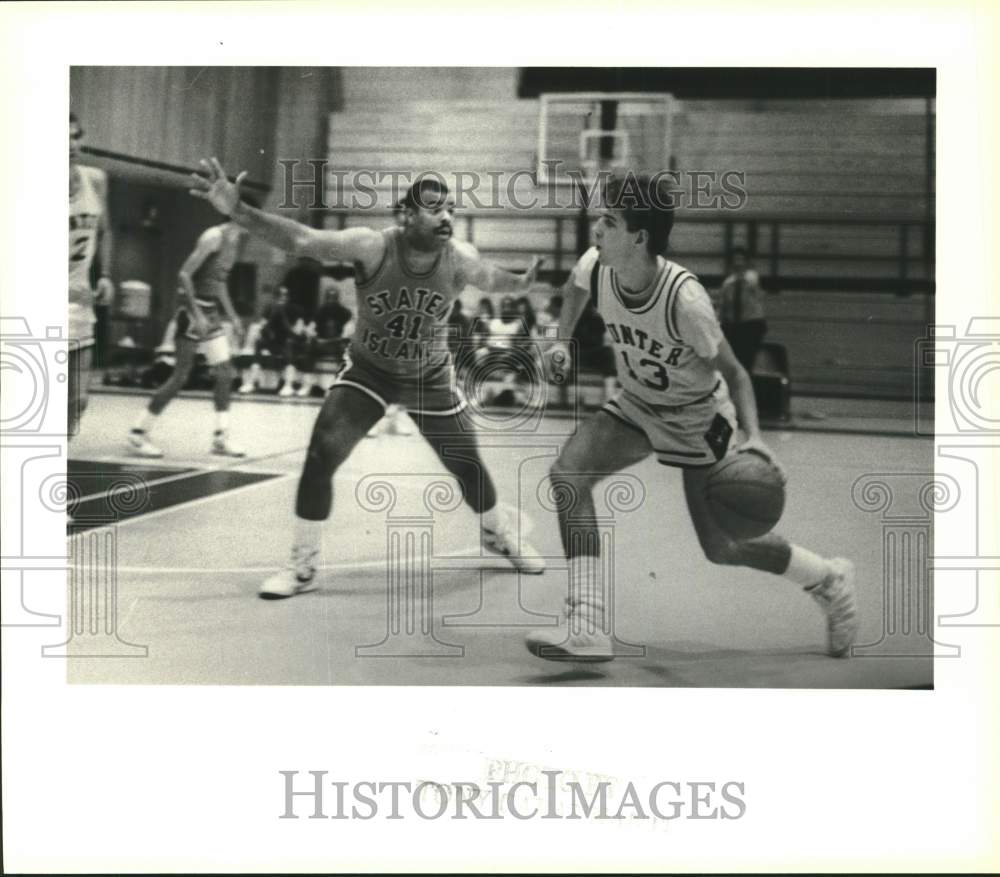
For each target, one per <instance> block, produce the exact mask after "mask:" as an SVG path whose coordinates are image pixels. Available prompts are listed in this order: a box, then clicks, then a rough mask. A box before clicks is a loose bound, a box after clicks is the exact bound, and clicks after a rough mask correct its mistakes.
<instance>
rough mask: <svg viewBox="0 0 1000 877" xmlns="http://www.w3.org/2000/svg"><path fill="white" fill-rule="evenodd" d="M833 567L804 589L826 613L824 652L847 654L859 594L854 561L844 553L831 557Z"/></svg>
mask: <svg viewBox="0 0 1000 877" xmlns="http://www.w3.org/2000/svg"><path fill="white" fill-rule="evenodd" d="M830 566H831V567H832V571H831V572H830V574H829V575H828V576H827V577H826V578H825V579H823V581H821V582H820V583H819V584H817V585H813V586H812V587H811V588H807V592H808V593H809V594H810V595H811V596H812V598H813V599H814V600H815V601H816V602H817V603H819V605H820V607H821V608H822V609H823V611H824V612H825V613H826V627H827V653H828V654H829V655H830V656H831V657H834V658H842V657H844V656H845V655H847V654H848V653H849V652H850V650H851V646H852V645H854V640H855V639H857V636H858V595H857V592H856V590H855V587H854V564H853V563H851V562H850V561H849V560H845V559H844V558H843V557H835V558H833V559H831V560H830Z"/></svg>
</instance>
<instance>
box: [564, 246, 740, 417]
mask: <svg viewBox="0 0 1000 877" xmlns="http://www.w3.org/2000/svg"><path fill="white" fill-rule="evenodd" d="M598 255H599V254H598V250H597V248H596V247H592V248H591V249H589V250H588V251H587V252H586V253H584V254H583V256H581V257H580V260H579V262H577V264H576V267H574V269H573V283H574V285H575V286H577V287H579V288H580V289H581V290H586V291H587V292H588V293H590V292H591V289H592V287H591V284H592V278H593V276H594V275H593V272H594V270H595V266H597V276H596V281H597V283H596V286H597V290H596V292H597V300H596V302H595V304H596V306H597V310H598V311H599V312H600V314H601V317H602V318H603V319H604V323H605V325H606V326H607V328H608V333H609V334H610V336H611V338H612V340H613V342H614V348H615V358H616V360H617V363H618V380H619V381H620V382H621V384H622V388H623V389H624V390H625V391H626V392H627V393H630V394H632V395H633V396H636V397H638V398H639V399H642V400H643V401H645V402H647V403H649V404H650V405H653V406H669V407H673V406H678V405H690V404H691V403H693V402H698V401H700V400H704V399H706V398H707V397H710V396H711V395H712V394H713V393H714V392H715V391H716V390H717V389H719V388H720V387H722V386H724V382H723V380H722V376H721V375H720V374H719V372H718V370H717V369H715V368H713V367H712V366H711V365H710V364H709V360H711V359H713V358H714V357H715V356H716V354H717V353H718V351H719V344H720V343H721V342H722V337H723V336H722V329H721V328H720V327H719V322H718V320H717V319H716V316H715V310H714V309H713V307H712V303H711V301H710V300H709V298H708V295H707V293H706V292H705V291H704V289H702V288H701V286H700V285H697V284H696V283H687V282H685V281H687V280H692V281H696V280H697V278H696V277H695V276H694V275H693V274H691V272H690V271H687V270H686V269H685V268H683V267H682V266H680V265H677V264H676V263H674V262H669V261H667V260H666V259H664V258H662V257H659V256H658V257H657V272H656V278H655V279H654V281H653V284H652V293H650V294H648V297H647V295H646V294H642V295H640V296H638V297H636V296H634V295H630V294H629V293H627V292H626V291H625V290H624V289H623V288H622V286H621V284H620V283H619V282H618V278H617V276H616V274H615V272H614V270H613V269H611V268H606V267H604V266H601V265H600V263H599V261H598ZM636 301H638V302H639V304H635V303H634V302H636Z"/></svg>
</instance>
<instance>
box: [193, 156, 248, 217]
mask: <svg viewBox="0 0 1000 877" xmlns="http://www.w3.org/2000/svg"><path fill="white" fill-rule="evenodd" d="M199 164H200V165H201V166H202V167H203V168H205V172H206V173H207V175H208V176H207V178H206V177H203V176H201V174H191V188H190V189H189V190H188V191H189V192H190V193H191V194H192V195H194V196H195V197H196V198H201V199H202V200H203V201H207V202H208V203H209V204H211V205H212V206H213V207H214V208H215V209H216V210H218V211H219V213H223V214H225V215H226V216H231V215H232V213H233V211H234V210H235V209H236V205H237V204H239V203H240V186H241V185H242V184H243V180H245V179H246V176H247V172H246V171H241V172H240V173H239V174H238V175H237V177H236V180H235V181H234V182H232V183H231V182H229V178H228V177H227V176H226V172H225V171H224V170H223V169H222V165H221V164H219V159H217V158H213V159H212V160H211V161H206V160H205V159H202V160H201V161H200V162H199Z"/></svg>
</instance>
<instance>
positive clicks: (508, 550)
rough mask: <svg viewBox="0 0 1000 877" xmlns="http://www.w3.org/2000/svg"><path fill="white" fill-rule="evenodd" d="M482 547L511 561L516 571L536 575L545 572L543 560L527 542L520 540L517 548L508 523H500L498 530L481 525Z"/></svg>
mask: <svg viewBox="0 0 1000 877" xmlns="http://www.w3.org/2000/svg"><path fill="white" fill-rule="evenodd" d="M483 547H484V548H485V549H486V550H487V551H492V552H493V553H494V554H500V555H502V556H503V557H506V558H507V560H509V561H510V562H511V565H512V566H513V567H514V569H516V570H517V571H518V572H525V573H529V574H531V575H538V574H539V573H543V572H545V561H544V560H542V558H541V557H539V556H538V552H537V551H535V549H534V548H532V547H531V545H530V544H529V543H528V542H527V540H525V539H522V540H521V550H520V551H518V550H517V543H516V541H515V539H514V533H513V530H512V529H511V527H510V525H509V524H504V525H502V529H500V530H490V529H488V528H487V527H483Z"/></svg>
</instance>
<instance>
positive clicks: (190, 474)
mask: <svg viewBox="0 0 1000 877" xmlns="http://www.w3.org/2000/svg"><path fill="white" fill-rule="evenodd" d="M305 449H306V448H305V446H303V447H301V448H292V449H291V450H287V451H275V452H274V453H271V454H263V455H262V456H260V457H252V458H251V457H248V458H245V459H241V460H240V461H239V462H234V463H231V464H229V465H223V466H210V467H208V468H204V469H199V468H196V466H197V464H195V467H192V468H190V469H185V470H184V471H183V472H178V473H176V474H174V475H167V476H165V477H163V478H154V479H153V480H152V481H145V482H143V486H145V487H153V486H156V485H159V484H170V483H172V482H174V481H184V480H185V479H188V478H197V477H199V476H201V475H208V474H211V473H215V472H229V471H233V470H237V469H239V468H240V467H242V466H253V465H256V464H257V463H259V462H260V461H261V460H271V459H274V458H275V457H283V456H285V455H286V454H296V453H301V452H302V451H304V450H305ZM132 459H133V460H139V459H142V458H140V457H135V458H132ZM80 462H83V458H80ZM98 462H100V461H98ZM104 462H109V463H110V462H117V461H112V460H106V461H104ZM117 474H119V475H122V476H125V475H127V474H128V473H127V472H120V473H117ZM256 474H260V473H256ZM267 474H274V476H275V477H276V478H277V477H280V476H281V475H283V474H285V473H267ZM135 489H136V486H135V485H134V484H123V485H122V486H121V487H118V488H116V489H115V490H114V491H108V490H103V491H99V492H98V493H89V494H87V495H86V496H81V497H80V498H79V499H78V500H76V502H77V503H83V502H88V501H90V500H92V499H108V498H110V497H112V496H117V495H118V494H120V493H126V492H128V491H132V490H135ZM229 492H230V493H233V492H234V491H229ZM213 495H214V494H213ZM152 514H155V512H151V513H150V515H152ZM138 517H143V516H142V515H139V516H138ZM146 517H149V515H147V516H146ZM120 523H124V521H122V522H120Z"/></svg>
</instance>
